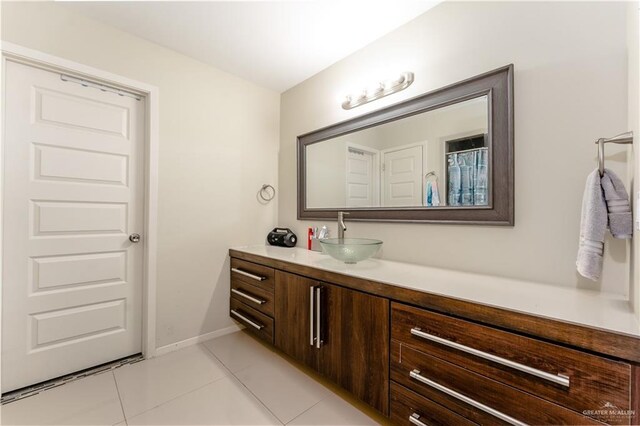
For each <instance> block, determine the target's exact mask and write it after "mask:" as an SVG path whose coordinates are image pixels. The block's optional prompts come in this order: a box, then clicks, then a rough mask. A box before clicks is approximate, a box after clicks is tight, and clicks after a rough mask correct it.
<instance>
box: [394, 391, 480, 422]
mask: <svg viewBox="0 0 640 426" xmlns="http://www.w3.org/2000/svg"><path fill="white" fill-rule="evenodd" d="M389 418H390V420H391V422H392V423H393V424H394V425H407V426H422V425H429V426H450V425H459V426H472V425H477V423H474V422H472V421H471V420H467V419H465V418H464V417H462V416H460V415H459V414H456V413H454V412H453V411H451V410H449V409H448V408H445V407H443V406H442V405H440V404H438V403H435V402H433V401H431V400H429V399H427V398H425V397H422V396H420V395H418V394H417V393H415V392H413V391H410V390H409V389H407V388H405V387H404V386H400V385H399V384H397V383H394V382H391V414H390V416H389Z"/></svg>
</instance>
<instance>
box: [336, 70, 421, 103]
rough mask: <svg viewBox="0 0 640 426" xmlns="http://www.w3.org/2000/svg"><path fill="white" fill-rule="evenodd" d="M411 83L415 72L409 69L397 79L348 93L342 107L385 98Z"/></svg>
mask: <svg viewBox="0 0 640 426" xmlns="http://www.w3.org/2000/svg"><path fill="white" fill-rule="evenodd" d="M411 83H413V73H412V72H409V71H407V72H403V73H402V74H400V76H399V77H398V78H396V79H393V80H389V81H384V82H380V83H378V84H377V85H374V86H373V87H371V88H369V89H366V90H363V91H362V92H360V93H357V94H352V95H347V96H346V98H345V100H344V102H342V108H343V109H351V108H355V107H357V106H360V105H364V104H366V103H369V102H371V101H375V100H376V99H380V98H384V97H385V96H388V95H391V94H392V93H396V92H400V91H402V90H404V89H406V88H407V87H409V86H411Z"/></svg>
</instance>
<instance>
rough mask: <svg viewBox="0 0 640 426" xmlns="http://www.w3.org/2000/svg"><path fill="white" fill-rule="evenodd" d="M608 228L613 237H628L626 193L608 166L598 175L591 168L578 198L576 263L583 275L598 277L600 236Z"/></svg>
mask: <svg viewBox="0 0 640 426" xmlns="http://www.w3.org/2000/svg"><path fill="white" fill-rule="evenodd" d="M607 224H608V225H609V230H610V231H611V235H613V237H614V238H621V239H623V238H631V235H632V234H633V217H632V215H631V208H630V207H629V196H628V195H627V190H626V189H625V188H624V185H623V184H622V181H621V180H620V178H619V177H618V176H617V175H616V174H615V173H613V172H612V171H611V170H609V169H605V171H604V175H603V176H602V177H600V173H599V172H598V170H594V171H593V172H592V173H591V174H590V175H589V176H588V177H587V185H586V187H585V189H584V197H583V198H582V223H581V224H580V247H579V248H578V260H577V262H576V266H577V267H578V272H579V273H580V275H582V276H583V277H585V278H589V279H591V280H594V281H596V280H598V279H599V278H600V275H601V274H602V253H603V252H604V235H605V233H606V230H607Z"/></svg>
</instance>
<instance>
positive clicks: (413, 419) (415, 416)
mask: <svg viewBox="0 0 640 426" xmlns="http://www.w3.org/2000/svg"><path fill="white" fill-rule="evenodd" d="M409 422H410V423H413V424H414V425H416V426H427V424H426V423H422V422H421V421H420V414H418V413H413V414H412V415H410V416H409Z"/></svg>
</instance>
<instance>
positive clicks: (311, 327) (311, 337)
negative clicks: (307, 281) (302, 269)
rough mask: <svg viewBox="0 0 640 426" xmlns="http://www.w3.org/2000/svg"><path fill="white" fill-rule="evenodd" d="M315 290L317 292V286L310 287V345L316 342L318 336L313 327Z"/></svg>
mask: <svg viewBox="0 0 640 426" xmlns="http://www.w3.org/2000/svg"><path fill="white" fill-rule="evenodd" d="M315 292H316V287H315V286H311V287H309V345H310V346H313V345H314V344H315V342H316V337H315V335H314V333H315V330H314V327H313V312H314V309H315V305H314V300H315V298H314V297H313V295H314V293H315Z"/></svg>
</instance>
